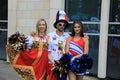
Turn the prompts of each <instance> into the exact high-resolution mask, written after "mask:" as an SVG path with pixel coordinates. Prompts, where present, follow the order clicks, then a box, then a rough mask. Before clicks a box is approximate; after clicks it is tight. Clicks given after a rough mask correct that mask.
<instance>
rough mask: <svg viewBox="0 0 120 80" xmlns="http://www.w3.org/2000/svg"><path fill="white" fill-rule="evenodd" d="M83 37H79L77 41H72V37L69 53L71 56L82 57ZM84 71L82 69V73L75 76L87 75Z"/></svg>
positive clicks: (72, 38)
mask: <svg viewBox="0 0 120 80" xmlns="http://www.w3.org/2000/svg"><path fill="white" fill-rule="evenodd" d="M83 38H84V37H80V38H79V40H78V41H74V37H71V40H70V48H69V52H70V54H71V55H72V56H76V55H80V54H81V55H83V54H84V46H85V44H84V39H83ZM87 73H88V72H87V70H86V69H82V72H80V73H76V75H84V74H87Z"/></svg>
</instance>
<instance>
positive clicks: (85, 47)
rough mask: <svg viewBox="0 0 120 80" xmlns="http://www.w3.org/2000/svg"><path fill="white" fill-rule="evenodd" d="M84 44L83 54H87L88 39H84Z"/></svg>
mask: <svg viewBox="0 0 120 80" xmlns="http://www.w3.org/2000/svg"><path fill="white" fill-rule="evenodd" d="M84 42H85V46H84V54H88V52H89V40H88V38H85V37H84Z"/></svg>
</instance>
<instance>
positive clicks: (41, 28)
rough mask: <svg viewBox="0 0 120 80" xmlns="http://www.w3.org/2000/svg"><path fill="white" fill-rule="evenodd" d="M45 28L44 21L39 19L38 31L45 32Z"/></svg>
mask: <svg viewBox="0 0 120 80" xmlns="http://www.w3.org/2000/svg"><path fill="white" fill-rule="evenodd" d="M45 30H46V25H45V22H44V21H40V22H39V24H38V31H39V32H40V33H43V32H45Z"/></svg>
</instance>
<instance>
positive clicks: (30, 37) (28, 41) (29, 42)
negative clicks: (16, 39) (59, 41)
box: [26, 36, 47, 49]
mask: <svg viewBox="0 0 120 80" xmlns="http://www.w3.org/2000/svg"><path fill="white" fill-rule="evenodd" d="M26 40H27V42H26V43H27V48H28V49H31V48H32V45H33V42H34V41H42V42H46V41H47V39H46V37H44V38H40V37H35V39H34V38H33V37H32V36H28V37H27V39H26Z"/></svg>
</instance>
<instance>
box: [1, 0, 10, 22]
mask: <svg viewBox="0 0 120 80" xmlns="http://www.w3.org/2000/svg"><path fill="white" fill-rule="evenodd" d="M7 14H8V0H0V20H7V18H8V17H7V16H8V15H7Z"/></svg>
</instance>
